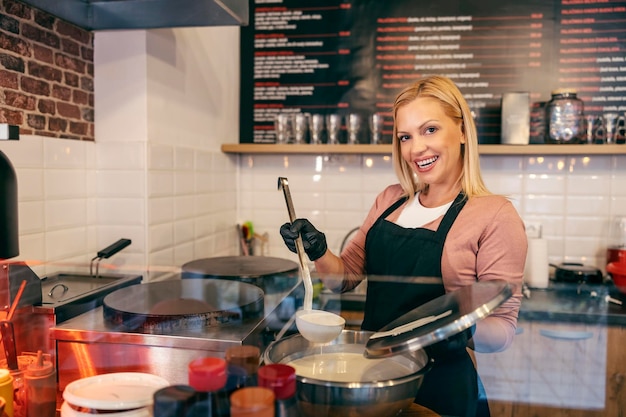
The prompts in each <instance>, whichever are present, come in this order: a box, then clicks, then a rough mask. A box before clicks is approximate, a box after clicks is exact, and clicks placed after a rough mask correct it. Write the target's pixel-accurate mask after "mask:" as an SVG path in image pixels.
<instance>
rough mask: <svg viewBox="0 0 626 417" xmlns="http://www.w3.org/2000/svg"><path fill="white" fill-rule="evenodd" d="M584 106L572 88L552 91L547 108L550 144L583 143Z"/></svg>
mask: <svg viewBox="0 0 626 417" xmlns="http://www.w3.org/2000/svg"><path fill="white" fill-rule="evenodd" d="M583 113H584V105H583V102H582V100H580V99H579V98H578V97H577V92H576V90H574V89H570V88H560V89H557V90H554V91H552V98H551V100H550V101H549V102H548V104H547V106H546V116H547V118H548V134H547V139H548V142H549V143H568V144H569V143H582V142H583V141H584V138H585V120H584V114H583Z"/></svg>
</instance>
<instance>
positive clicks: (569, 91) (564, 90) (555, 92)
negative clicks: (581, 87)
mask: <svg viewBox="0 0 626 417" xmlns="http://www.w3.org/2000/svg"><path fill="white" fill-rule="evenodd" d="M577 93H578V91H577V90H576V89H575V88H557V89H556V90H552V93H551V94H552V95H553V96H557V95H561V94H574V95H576V94H577Z"/></svg>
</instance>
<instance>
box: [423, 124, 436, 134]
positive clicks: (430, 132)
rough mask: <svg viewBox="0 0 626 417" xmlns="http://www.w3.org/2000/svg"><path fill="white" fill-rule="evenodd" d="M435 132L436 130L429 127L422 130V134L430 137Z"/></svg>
mask: <svg viewBox="0 0 626 417" xmlns="http://www.w3.org/2000/svg"><path fill="white" fill-rule="evenodd" d="M436 131H437V128H436V127H434V126H430V127H427V128H426V129H424V133H425V134H427V135H432V134H433V133H435V132H436Z"/></svg>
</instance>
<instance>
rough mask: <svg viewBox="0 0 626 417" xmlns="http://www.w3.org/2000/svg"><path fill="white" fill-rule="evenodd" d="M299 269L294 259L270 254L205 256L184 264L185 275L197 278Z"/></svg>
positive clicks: (229, 276) (278, 272)
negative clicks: (275, 256)
mask: <svg viewBox="0 0 626 417" xmlns="http://www.w3.org/2000/svg"><path fill="white" fill-rule="evenodd" d="M297 270H298V264H297V263H295V262H294V261H290V260H289V259H282V258H272V257H270V256H221V257H215V258H203V259H196V260H195V261H191V262H187V263H186V264H184V265H183V266H182V271H183V276H185V275H186V276H189V277H195V278H201V277H207V278H208V277H214V278H257V277H265V276H270V275H276V274H283V273H286V272H291V271H297ZM194 275H195V276H194Z"/></svg>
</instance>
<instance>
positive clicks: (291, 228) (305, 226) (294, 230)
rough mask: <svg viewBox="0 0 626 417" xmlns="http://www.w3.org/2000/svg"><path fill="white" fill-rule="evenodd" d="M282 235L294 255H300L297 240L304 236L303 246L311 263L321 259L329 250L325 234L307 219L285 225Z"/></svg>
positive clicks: (282, 228)
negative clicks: (299, 236)
mask: <svg viewBox="0 0 626 417" xmlns="http://www.w3.org/2000/svg"><path fill="white" fill-rule="evenodd" d="M280 235H281V236H282V237H283V240H284V241H285V245H287V247H288V248H289V250H290V251H292V252H293V253H298V251H297V250H296V239H297V238H298V235H302V246H304V251H305V252H306V254H307V255H308V256H309V259H310V260H311V261H316V260H317V259H319V258H321V257H322V256H323V255H324V254H325V253H326V250H327V249H328V245H326V236H324V233H322V232H320V231H319V230H317V229H316V228H315V226H313V225H312V224H311V222H309V221H308V220H307V219H296V220H294V221H293V223H285V224H283V225H282V226H281V227H280Z"/></svg>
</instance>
